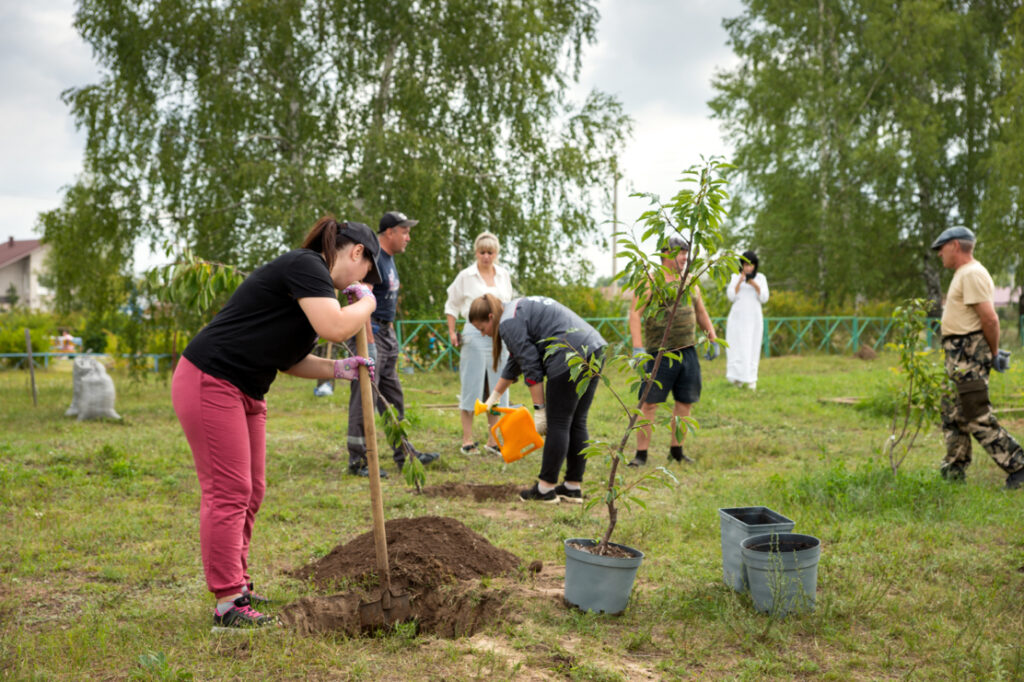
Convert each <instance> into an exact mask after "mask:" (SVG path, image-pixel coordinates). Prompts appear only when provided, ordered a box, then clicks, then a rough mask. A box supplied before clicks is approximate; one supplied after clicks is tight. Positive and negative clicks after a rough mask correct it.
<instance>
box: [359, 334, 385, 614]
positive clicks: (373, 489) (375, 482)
mask: <svg viewBox="0 0 1024 682" xmlns="http://www.w3.org/2000/svg"><path fill="white" fill-rule="evenodd" d="M356 353H357V354H358V355H362V356H363V357H364V358H365V357H368V356H369V354H370V351H369V346H368V344H367V342H366V326H365V325H364V326H362V327H360V329H359V333H358V334H356ZM359 397H360V399H361V400H362V404H363V437H364V440H365V441H366V467H367V469H368V470H369V474H370V477H369V478H370V512H371V514H372V515H373V544H374V548H375V549H376V552H377V572H378V573H379V576H378V577H379V578H380V581H381V587H382V588H383V589H382V592H383V594H386V595H388V596H390V594H391V569H390V567H389V566H388V538H387V535H386V534H385V532H384V499H383V497H381V492H380V463H379V459H378V457H377V424H376V421H375V420H374V409H373V384H372V383H371V380H370V372H369V370H367V368H366V366H365V365H360V366H359ZM387 606H388V605H387V604H385V607H387Z"/></svg>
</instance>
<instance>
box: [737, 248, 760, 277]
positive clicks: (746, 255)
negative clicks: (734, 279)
mask: <svg viewBox="0 0 1024 682" xmlns="http://www.w3.org/2000/svg"><path fill="white" fill-rule="evenodd" d="M747 262H750V263H753V264H754V272H753V274H755V275H756V274H757V264H758V260H757V254H756V253H754V252H753V251H744V252H743V258H742V259H741V260H740V272H743V266H744V265H745V264H746V263H747Z"/></svg>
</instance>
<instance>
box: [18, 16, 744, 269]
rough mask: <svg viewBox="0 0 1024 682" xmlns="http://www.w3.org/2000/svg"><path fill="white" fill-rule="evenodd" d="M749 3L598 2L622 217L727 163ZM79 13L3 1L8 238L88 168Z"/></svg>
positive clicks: (595, 55)
mask: <svg viewBox="0 0 1024 682" xmlns="http://www.w3.org/2000/svg"><path fill="white" fill-rule="evenodd" d="M741 7H742V3H741V0H601V1H600V2H599V8H600V11H601V23H600V26H599V28H598V36H597V43H596V44H594V45H591V46H590V47H589V48H588V50H587V51H586V53H585V56H584V66H583V73H582V81H583V83H582V89H581V92H586V91H587V90H589V89H590V88H598V89H600V90H603V91H605V92H608V93H611V94H613V95H615V96H617V97H618V98H619V99H620V101H622V103H623V105H624V106H625V109H626V111H627V113H629V114H630V116H632V117H633V119H634V121H635V128H634V134H633V138H632V140H631V141H630V142H629V143H628V144H627V147H626V150H625V153H624V155H623V157H622V159H621V160H620V166H621V168H622V170H623V174H624V180H623V182H622V183H621V184H620V190H619V219H620V220H624V221H627V222H632V221H633V220H635V218H636V217H637V216H638V215H639V214H640V212H641V211H643V210H644V209H645V208H646V204H644V203H642V202H638V201H637V200H632V199H628V198H627V195H628V194H629V192H630V191H634V190H636V191H645V192H656V193H658V194H661V195H662V196H663V197H668V196H671V194H673V193H674V192H675V191H676V188H677V184H676V182H675V181H676V180H677V179H678V178H679V175H680V171H682V170H683V169H685V168H687V167H688V166H690V165H691V164H693V163H696V162H698V161H699V160H700V155H701V154H704V155H705V156H708V155H712V154H719V155H725V156H728V154H729V149H728V148H727V146H726V145H725V143H724V142H723V141H722V139H721V136H720V133H719V129H718V125H717V123H716V122H713V121H711V120H710V118H709V116H708V114H709V110H708V107H707V101H708V99H710V97H711V95H712V91H711V76H712V74H713V73H714V71H715V70H716V69H717V68H729V67H731V66H733V65H734V64H735V58H734V57H733V55H732V53H731V51H730V49H729V48H728V46H727V45H726V35H725V31H724V30H723V29H722V19H723V18H724V17H726V16H735V15H738V14H739V13H740V10H741ZM73 14H74V1H73V0H45V1H44V2H31V1H28V0H0V93H2V94H0V144H2V148H3V155H2V157H0V221H2V226H3V231H2V232H0V239H6V238H8V237H11V236H13V237H14V238H16V239H34V238H38V237H39V236H40V235H39V234H38V233H37V232H36V231H35V225H36V217H37V215H38V214H39V213H40V212H41V211H46V210H49V209H52V208H55V207H56V206H58V205H59V202H60V197H61V191H62V188H63V187H65V186H66V185H69V184H71V183H72V182H73V181H74V179H75V177H76V175H77V174H78V173H79V172H80V171H81V168H82V149H83V145H84V136H83V135H81V134H79V133H78V132H77V131H76V130H75V126H74V122H73V121H72V119H71V116H70V115H69V113H68V109H67V107H66V106H65V105H64V103H63V102H62V101H61V99H60V94H61V92H63V91H64V90H66V89H67V88H70V87H77V86H82V85H86V84H88V83H92V82H95V81H96V80H97V70H96V67H95V65H94V64H93V61H92V54H91V51H90V49H89V47H88V46H87V45H86V44H85V43H84V42H83V41H82V40H81V38H80V37H79V36H78V34H77V33H76V32H75V30H74V28H73V27H72V25H71V22H72V18H73ZM610 218H611V216H610V215H609V216H605V217H604V218H603V219H610ZM607 229H608V232H609V234H610V231H611V228H610V226H609V227H608V228H607ZM593 259H594V261H595V264H596V266H597V270H598V274H608V273H609V272H610V271H611V256H610V254H609V255H608V256H607V258H602V256H601V254H599V253H594V254H593Z"/></svg>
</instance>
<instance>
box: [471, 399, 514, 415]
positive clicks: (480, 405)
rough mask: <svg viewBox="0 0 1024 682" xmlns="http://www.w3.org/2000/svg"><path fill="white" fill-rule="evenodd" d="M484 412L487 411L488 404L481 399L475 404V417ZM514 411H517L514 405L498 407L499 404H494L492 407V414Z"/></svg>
mask: <svg viewBox="0 0 1024 682" xmlns="http://www.w3.org/2000/svg"><path fill="white" fill-rule="evenodd" d="M484 412H487V405H485V404H484V403H482V402H480V401H479V400H477V401H476V404H474V405H473V416H474V417H476V416H479V415H481V414H483V413H484ZM513 412H515V408H514V407H498V406H494V407H492V408H491V414H511V413H513Z"/></svg>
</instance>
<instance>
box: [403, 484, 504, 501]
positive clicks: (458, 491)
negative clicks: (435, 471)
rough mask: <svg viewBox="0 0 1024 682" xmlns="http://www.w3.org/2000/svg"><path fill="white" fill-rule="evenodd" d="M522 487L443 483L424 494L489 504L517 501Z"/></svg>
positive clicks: (426, 489)
mask: <svg viewBox="0 0 1024 682" xmlns="http://www.w3.org/2000/svg"><path fill="white" fill-rule="evenodd" d="M521 487H522V486H518V485H515V484H514V483H506V484H504V485H486V484H483V483H442V484H441V485H431V486H427V487H426V488H424V489H423V494H424V495H426V496H428V497H444V498H446V499H451V498H453V497H472V498H473V500H474V501H475V502H487V501H489V500H515V499H516V496H517V495H518V494H519V490H520V488H521Z"/></svg>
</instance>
